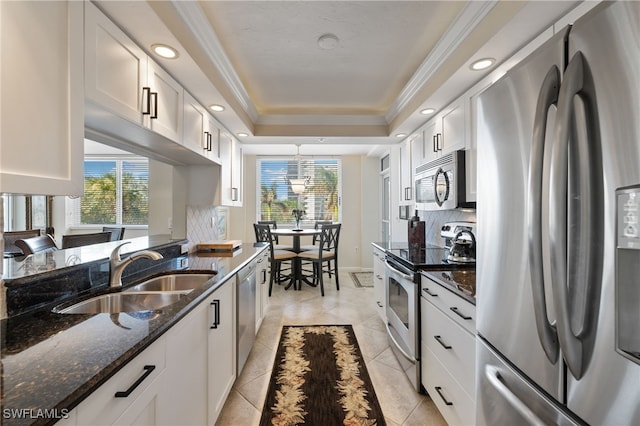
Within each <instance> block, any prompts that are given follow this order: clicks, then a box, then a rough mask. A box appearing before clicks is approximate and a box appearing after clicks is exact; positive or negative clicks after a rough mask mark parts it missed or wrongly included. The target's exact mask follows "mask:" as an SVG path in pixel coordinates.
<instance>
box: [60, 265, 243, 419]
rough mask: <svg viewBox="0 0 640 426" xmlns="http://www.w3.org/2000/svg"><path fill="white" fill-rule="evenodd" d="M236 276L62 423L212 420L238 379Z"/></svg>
mask: <svg viewBox="0 0 640 426" xmlns="http://www.w3.org/2000/svg"><path fill="white" fill-rule="evenodd" d="M235 282H236V280H235V276H232V277H230V278H229V280H228V281H227V282H226V283H225V284H223V285H222V286H221V287H220V288H218V289H217V290H216V291H214V292H213V293H212V294H211V295H209V296H208V297H207V298H206V299H205V300H204V301H203V302H201V303H200V304H199V305H198V306H196V307H195V308H194V309H193V310H192V311H191V312H190V313H189V314H187V315H186V316H185V317H184V318H183V319H181V320H180V321H179V322H178V323H177V324H175V325H174V326H173V327H171V328H170V329H169V330H168V331H167V332H166V333H165V334H164V335H163V336H162V337H160V338H159V339H158V340H156V341H155V342H154V343H152V344H151V345H150V346H149V347H148V348H147V349H145V350H144V351H143V352H142V353H140V354H139V355H137V356H136V357H135V358H134V359H132V360H131V361H129V362H128V363H127V365H125V366H124V367H123V368H122V369H121V370H120V371H119V372H117V373H116V374H115V375H114V376H113V377H111V378H110V379H109V380H107V382H105V383H104V384H103V385H101V386H100V387H99V388H98V389H97V390H96V391H94V392H93V393H92V394H91V395H90V396H89V397H88V398H87V399H85V400H84V401H82V402H81V403H80V404H79V405H78V406H77V407H76V408H75V409H73V410H72V411H71V412H70V413H69V415H68V416H67V418H65V419H62V421H61V422H60V424H63V425H65V426H72V425H78V426H83V425H185V426H186V425H197V426H200V425H205V424H209V425H213V424H215V422H216V420H217V419H218V416H219V415H220V411H222V407H223V406H224V403H225V401H226V399H227V397H228V396H229V392H230V391H231V387H232V386H233V383H234V382H235V379H236V321H235V320H236V303H235Z"/></svg>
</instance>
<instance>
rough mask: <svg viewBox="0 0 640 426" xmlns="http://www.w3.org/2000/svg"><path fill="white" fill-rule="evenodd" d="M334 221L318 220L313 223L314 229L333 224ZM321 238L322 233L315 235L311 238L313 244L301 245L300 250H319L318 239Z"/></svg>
mask: <svg viewBox="0 0 640 426" xmlns="http://www.w3.org/2000/svg"><path fill="white" fill-rule="evenodd" d="M332 223H333V221H331V220H316V223H315V224H314V225H313V228H314V229H318V228H320V227H321V226H322V225H331V224H332ZM319 239H320V235H319V234H318V235H314V236H313V237H312V239H311V244H310V245H309V244H307V245H304V246H300V251H315V250H318V240H319Z"/></svg>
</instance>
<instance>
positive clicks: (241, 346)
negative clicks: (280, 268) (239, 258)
mask: <svg viewBox="0 0 640 426" xmlns="http://www.w3.org/2000/svg"><path fill="white" fill-rule="evenodd" d="M256 264H257V262H256V261H255V260H254V261H252V262H251V263H249V264H248V265H247V266H245V267H244V268H242V270H240V272H238V275H237V278H236V279H237V280H238V281H237V285H238V289H237V290H238V297H237V300H238V309H237V311H236V312H237V314H238V317H237V323H238V329H237V330H238V347H237V351H236V353H237V354H238V355H237V356H238V359H237V366H238V376H239V375H240V372H241V371H242V367H244V364H245V363H246V362H247V358H248V357H249V352H251V347H252V346H253V342H254V341H255V338H256Z"/></svg>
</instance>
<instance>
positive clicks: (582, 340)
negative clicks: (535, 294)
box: [549, 52, 604, 379]
mask: <svg viewBox="0 0 640 426" xmlns="http://www.w3.org/2000/svg"><path fill="white" fill-rule="evenodd" d="M564 75H565V77H564V81H563V83H562V86H561V87H560V94H559V96H558V119H557V127H556V132H555V145H554V147H553V151H552V155H551V182H552V185H551V188H550V189H551V191H550V192H551V195H550V197H551V202H552V203H553V204H554V205H555V206H553V205H552V208H551V209H550V217H549V223H550V228H551V235H553V236H555V237H556V239H555V240H554V239H553V238H552V246H551V256H552V259H553V260H552V265H551V274H552V281H553V285H552V287H553V293H554V299H555V300H554V301H555V306H556V309H557V316H558V318H557V329H558V339H559V340H560V347H561V348H562V352H563V356H564V359H565V361H566V364H567V367H568V369H569V371H571V374H572V375H573V377H575V378H576V379H580V378H581V377H582V376H583V375H584V372H585V370H586V368H587V364H588V362H589V358H590V356H591V351H592V350H593V340H594V339H593V337H594V336H595V332H596V327H597V316H598V309H599V305H600V287H601V281H602V264H601V263H602V258H603V247H604V222H603V220H604V213H603V210H602V209H603V207H602V206H603V204H604V199H603V192H604V189H603V185H604V184H603V180H602V179H603V177H602V160H601V150H600V149H601V148H600V141H599V132H598V127H597V121H598V118H597V111H596V106H595V93H591V87H592V83H591V81H590V76H589V74H587V66H586V65H585V60H584V57H583V55H582V53H580V52H577V53H576V54H575V55H574V56H573V58H572V59H571V61H570V62H569V65H568V66H567V69H566V71H565V74H564ZM577 97H579V99H580V100H581V101H582V102H583V103H584V108H585V113H586V119H585V121H586V123H585V125H586V132H585V133H586V135H587V138H588V141H587V142H585V141H584V140H579V138H578V136H579V135H577V134H576V135H573V136H571V135H572V134H573V133H572V130H573V129H574V128H575V127H576V118H575V117H576V111H575V108H576V105H577V102H576V98H577ZM583 139H584V138H583ZM569 144H571V147H570V146H569ZM569 168H570V169H569ZM569 223H570V224H571V230H570V232H569V230H568V224H569ZM570 291H571V294H570ZM574 300H576V301H577V302H572V301H574ZM572 306H573V307H576V309H581V310H582V312H580V311H579V310H578V311H577V313H576V312H574V313H573V314H574V315H576V316H577V317H578V319H581V320H582V321H581V322H582V323H581V324H576V323H577V322H578V321H574V319H573V318H572V309H571V308H572ZM580 316H581V318H580Z"/></svg>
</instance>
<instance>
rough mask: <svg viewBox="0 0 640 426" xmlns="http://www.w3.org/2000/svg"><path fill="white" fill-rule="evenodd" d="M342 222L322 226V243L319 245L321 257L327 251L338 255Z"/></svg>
mask: <svg viewBox="0 0 640 426" xmlns="http://www.w3.org/2000/svg"><path fill="white" fill-rule="evenodd" d="M341 227H342V224H341V223H333V224H327V225H322V226H321V228H320V229H321V232H320V237H319V238H320V244H319V245H318V250H319V257H320V258H322V254H323V253H325V252H333V255H334V256H335V257H336V258H337V257H338V242H339V240H340V228H341Z"/></svg>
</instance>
